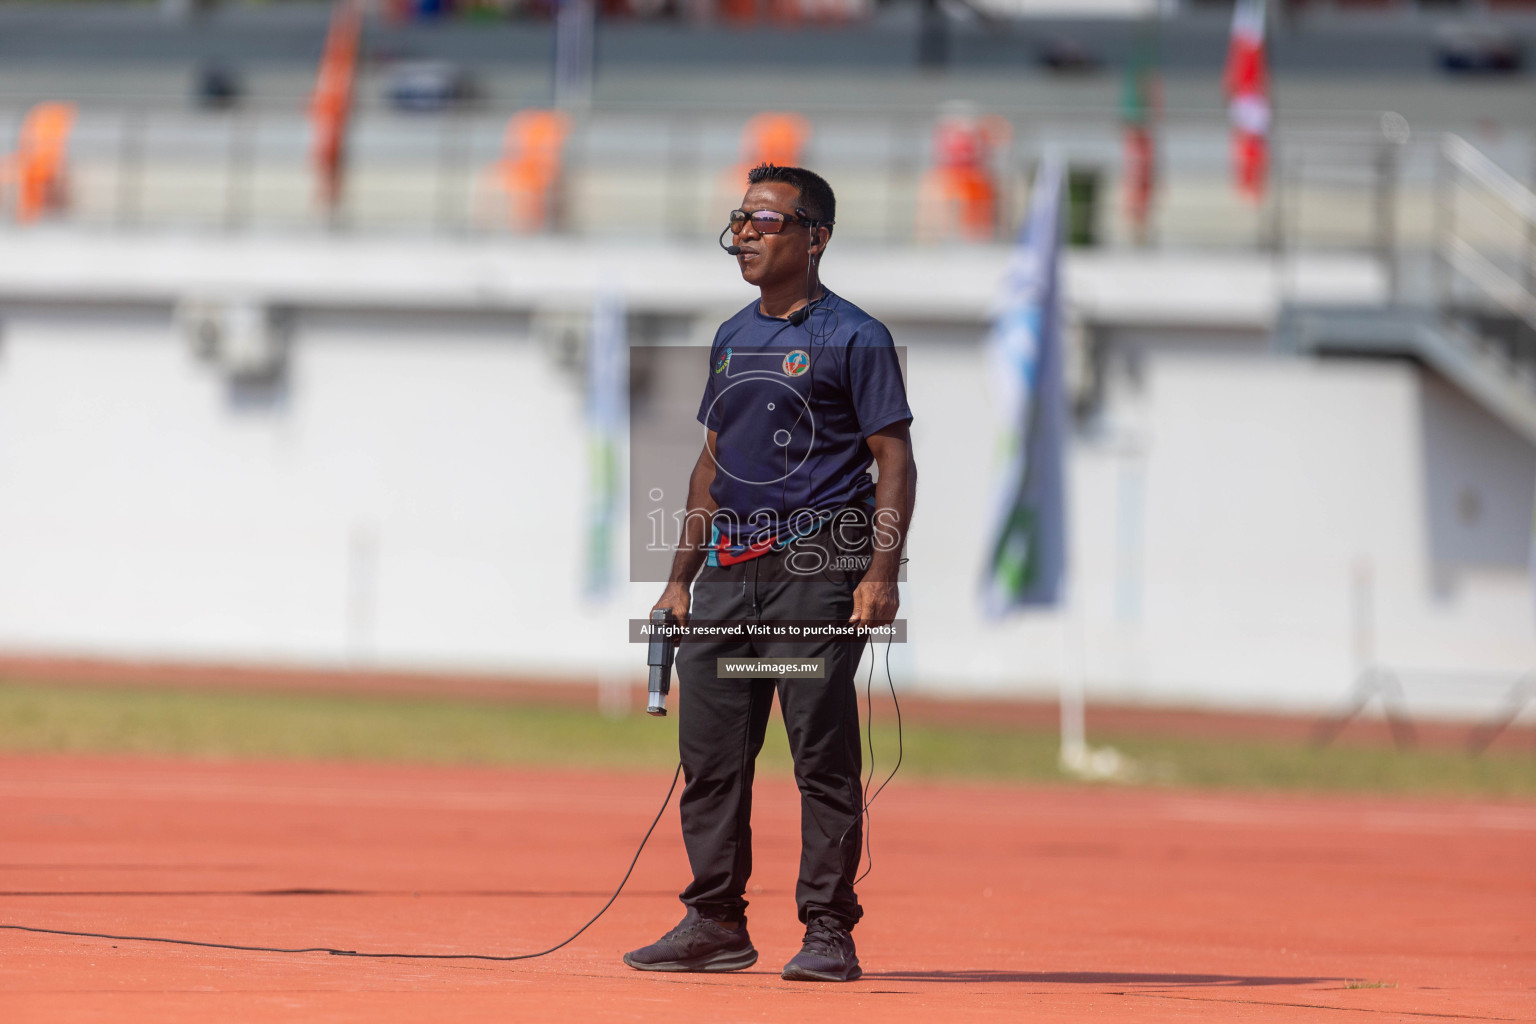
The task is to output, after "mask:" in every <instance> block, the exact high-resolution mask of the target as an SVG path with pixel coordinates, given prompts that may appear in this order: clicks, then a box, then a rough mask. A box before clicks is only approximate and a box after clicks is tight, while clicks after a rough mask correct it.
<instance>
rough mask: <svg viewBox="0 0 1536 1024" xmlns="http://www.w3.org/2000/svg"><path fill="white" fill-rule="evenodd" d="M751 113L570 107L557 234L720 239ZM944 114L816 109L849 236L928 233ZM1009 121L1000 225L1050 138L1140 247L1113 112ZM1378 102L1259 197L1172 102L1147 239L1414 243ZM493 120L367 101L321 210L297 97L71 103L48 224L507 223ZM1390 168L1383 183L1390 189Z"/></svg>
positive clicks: (1011, 223) (1322, 132)
mask: <svg viewBox="0 0 1536 1024" xmlns="http://www.w3.org/2000/svg"><path fill="white" fill-rule="evenodd" d="M25 112H26V111H25V109H24V108H14V109H11V110H9V111H5V110H0V146H3V147H4V148H5V149H7V150H8V149H9V148H11V147H10V145H9V143H10V141H11V140H12V139H14V138H15V134H16V129H17V128H18V127H19V125H20V122H21V119H22V117H23V116H24V115H25ZM750 113H752V112H750V111H745V110H732V109H726V108H719V109H710V108H704V107H699V108H694V109H691V110H689V111H686V112H666V111H659V110H643V109H636V110H597V111H593V112H591V113H589V114H587V115H584V116H583V117H580V118H578V119H577V121H576V123H575V125H574V126H573V130H572V133H571V135H570V138H569V140H568V142H567V145H566V150H565V157H564V174H563V175H562V185H561V193H560V194H559V196H558V197H557V200H558V201H557V202H556V203H555V204H553V205H555V206H556V207H557V208H558V209H559V210H560V211H561V212H562V216H561V217H559V218H558V219H557V221H556V222H555V223H554V225H553V226H552V230H554V231H556V232H557V233H561V234H567V235H571V236H575V237H600V236H603V235H605V234H607V233H611V232H613V231H631V232H648V233H653V234H659V235H663V236H669V237H674V238H679V239H689V240H701V239H705V238H709V237H713V235H715V234H716V233H717V232H718V231H719V227H720V225H721V224H722V223H723V220H722V211H725V210H728V209H730V208H731V207H732V206H734V205H735V203H736V202H737V201H739V196H740V191H741V181H740V180H739V179H740V170H741V155H740V138H741V133H742V126H743V124H744V123H745V121H746V119H747V117H748V116H750ZM944 113H945V111H944V110H943V109H931V110H898V109H889V110H879V111H853V110H846V109H838V108H824V109H821V110H819V111H816V112H814V113H812V114H811V115H809V116H810V119H811V121H812V124H813V134H812V137H811V141H810V142H809V144H808V147H807V151H806V153H805V155H804V161H805V162H806V163H808V164H810V165H812V166H816V167H818V168H820V169H822V170H823V172H824V173H825V174H826V175H827V176H828V177H829V178H830V179H831V180H832V181H833V182H834V184H835V185H836V186H837V188H838V192H839V210H838V233H839V235H840V236H841V237H842V238H844V239H852V240H858V241H864V242H871V243H881V244H891V243H895V244H909V243H913V242H916V241H920V240H921V239H920V237H919V231H918V209H919V205H920V199H921V193H922V189H923V177H924V174H925V173H926V171H927V169H928V168H929V167H930V166H931V165H932V163H933V156H934V154H933V152H932V142H931V135H932V130H933V125H934V121H935V119H936V118H937V117H939V116H942V115H943V114H944ZM1002 116H1003V117H1004V118H1005V119H1006V120H1007V121H1008V122H1009V123H1010V124H1011V126H1012V129H1013V131H1012V139H1011V141H1010V142H1009V143H1008V144H1007V145H1006V146H1004V147H1002V148H1000V149H999V150H998V151H997V152H996V153H995V154H994V155H993V158H992V160H991V163H990V170H991V172H992V175H993V178H994V180H995V182H996V186H997V193H998V195H997V209H998V215H997V232H996V238H997V239H998V240H1000V241H1005V240H1007V239H1008V238H1010V237H1011V235H1012V232H1013V230H1014V227H1015V226H1016V224H1017V221H1018V218H1019V217H1020V216H1021V215H1022V211H1023V209H1024V199H1025V196H1026V193H1027V182H1028V178H1029V175H1030V173H1031V172H1032V169H1033V167H1034V164H1035V162H1036V161H1037V160H1038V158H1039V156H1040V153H1041V152H1042V150H1043V149H1044V148H1045V147H1046V146H1047V145H1049V146H1050V147H1052V148H1053V149H1055V150H1056V151H1058V152H1060V153H1062V154H1063V155H1064V156H1065V158H1066V159H1067V161H1068V163H1069V165H1070V166H1071V167H1072V168H1073V169H1074V171H1075V172H1077V174H1078V175H1079V176H1080V179H1081V182H1082V183H1083V188H1082V189H1080V190H1078V192H1079V194H1078V200H1079V201H1081V202H1086V203H1088V204H1089V206H1090V209H1089V210H1088V211H1087V212H1088V219H1089V222H1090V223H1091V224H1092V225H1093V231H1092V234H1093V235H1094V236H1095V238H1096V239H1097V244H1101V245H1105V246H1109V247H1119V246H1130V245H1133V244H1135V242H1134V238H1135V235H1136V232H1134V231H1133V230H1132V227H1131V225H1129V224H1128V223H1127V221H1126V217H1125V212H1124V207H1123V201H1122V199H1123V182H1122V180H1121V164H1122V155H1123V151H1122V146H1123V140H1122V136H1121V129H1120V126H1119V124H1118V119H1117V112H1115V111H1111V110H1101V111H1083V110H1049V109H1031V110H1014V111H1005V112H1002ZM1378 117H1379V115H1361V114H1355V115H1326V114H1321V113H1319V114H1309V115H1305V116H1302V115H1295V114H1293V115H1292V116H1291V117H1290V119H1289V121H1288V123H1289V124H1290V125H1291V127H1290V128H1287V129H1286V130H1284V131H1282V132H1281V133H1279V134H1278V135H1277V137H1276V139H1275V140H1274V151H1275V163H1276V166H1277V174H1276V175H1275V178H1276V184H1275V188H1274V189H1273V190H1272V193H1271V198H1270V199H1269V200H1268V201H1267V202H1266V203H1264V204H1262V205H1258V206H1254V205H1250V204H1248V203H1246V202H1245V201H1243V200H1242V199H1240V198H1239V197H1238V196H1237V195H1236V193H1235V191H1234V189H1233V188H1232V185H1231V170H1230V166H1229V136H1228V129H1227V126H1226V122H1225V116H1224V114H1223V113H1222V112H1221V111H1219V110H1217V109H1212V110H1194V111H1175V112H1169V113H1167V114H1166V115H1165V116H1164V118H1163V121H1162V125H1161V129H1160V132H1159V142H1158V151H1159V159H1158V164H1159V176H1158V177H1159V181H1158V189H1157V195H1156V198H1155V200H1154V203H1153V207H1152V209H1153V221H1152V224H1151V225H1150V231H1149V232H1148V233H1147V234H1148V236H1149V237H1150V239H1151V240H1152V242H1151V244H1153V245H1155V246H1157V247H1161V248H1181V249H1211V248H1214V249H1223V248H1253V247H1255V246H1261V247H1262V246H1273V245H1275V244H1276V243H1277V241H1278V240H1279V238H1280V236H1281V235H1282V234H1283V235H1284V236H1285V239H1284V244H1286V245H1288V246H1292V247H1297V246H1300V247H1322V248H1327V247H1330V246H1338V245H1343V246H1344V247H1347V248H1354V249H1363V250H1367V251H1376V250H1378V249H1381V248H1383V247H1384V246H1386V247H1390V245H1391V244H1396V243H1397V242H1399V241H1402V240H1404V239H1406V240H1408V241H1409V242H1412V241H1414V240H1415V239H1416V238H1417V237H1418V236H1417V235H1416V234H1415V231H1416V230H1417V229H1415V227H1414V225H1416V224H1420V223H1421V222H1422V224H1427V223H1428V222H1429V221H1430V220H1431V219H1432V217H1431V215H1430V211H1431V210H1432V207H1433V198H1432V195H1431V190H1432V184H1431V182H1430V179H1431V178H1432V172H1429V171H1423V168H1421V167H1419V164H1418V163H1416V162H1415V161H1414V160H1403V161H1401V163H1399V164H1394V166H1393V167H1392V168H1391V173H1384V172H1383V170H1382V168H1381V166H1379V164H1378V162H1377V160H1378V157H1379V155H1380V152H1381V150H1380V146H1379V145H1378V143H1379V140H1380V138H1381V135H1380V132H1379V130H1378V125H1377V118H1378ZM7 124H8V125H9V126H10V129H11V130H10V131H7V130H6V126H7ZM505 125H506V121H505V119H504V118H503V117H500V116H491V115H485V114H445V115H438V116H435V117H422V116H411V115H398V114H387V113H383V112H377V111H368V112H364V113H362V114H360V115H359V116H358V117H357V118H356V119H355V120H354V122H353V125H352V129H351V132H350V144H349V147H348V156H347V187H346V190H345V198H344V201H343V204H342V206H341V208H340V209H339V210H338V211H336V215H335V216H334V217H330V216H327V215H326V211H324V210H323V209H322V208H321V207H320V205H319V203H318V201H317V197H316V184H315V176H314V172H313V168H312V166H311V163H310V142H311V131H310V124H309V121H308V120H307V119H306V118H305V117H304V116H303V115H302V114H300V113H298V112H296V111H291V110H290V111H283V110H272V109H267V110H256V109H251V110H245V111H235V112H196V111H173V110H165V109H145V108H136V107H132V106H123V107H119V108H116V109H111V108H106V107H97V106H94V105H93V106H92V107H90V108H89V109H82V110H81V112H80V116H79V118H78V121H77V123H76V127H75V130H74V133H73V136H72V138H71V141H70V180H69V198H70V201H69V203H68V205H67V207H66V208H65V209H63V210H62V211H61V212H60V213H58V214H57V215H56V216H55V217H54V218H53V219H54V220H58V221H63V222H66V223H72V224H78V225H85V226H90V227H96V228H105V229H115V230H140V229H152V230H159V229H173V230H195V231H228V232H243V231H250V230H260V231H299V232H303V231H319V230H326V229H331V228H334V229H337V230H345V231H353V232H360V233H361V232H396V233H438V234H466V235H474V234H483V235H498V234H503V233H508V232H510V231H511V230H512V228H511V227H510V226H509V222H508V217H507V213H506V208H505V203H504V200H503V197H502V196H501V195H500V194H499V193H498V191H497V188H496V184H495V181H494V178H493V175H492V173H491V168H492V167H493V166H494V165H495V164H496V162H497V161H498V160H499V159H500V158H501V157H502V138H503V134H504V130H505ZM1325 136H1326V137H1331V138H1333V139H1335V140H1336V141H1337V142H1338V143H1339V144H1340V145H1341V146H1343V147H1344V148H1349V149H1351V152H1353V153H1354V154H1356V155H1355V156H1352V157H1351V158H1350V159H1351V160H1352V161H1353V162H1354V164H1355V165H1357V166H1355V169H1354V170H1353V171H1351V173H1352V174H1355V175H1356V177H1357V178H1359V180H1352V181H1350V182H1329V181H1323V180H1318V179H1317V178H1316V175H1315V173H1314V174H1311V177H1309V176H1308V174H1303V175H1300V176H1294V175H1292V173H1291V170H1290V168H1291V165H1292V164H1294V163H1295V162H1296V160H1297V159H1300V161H1301V163H1302V164H1305V165H1308V166H1310V167H1312V168H1313V170H1314V171H1315V168H1316V166H1317V161H1316V160H1313V159H1312V158H1311V157H1310V156H1309V155H1308V154H1309V153H1311V152H1312V151H1313V150H1315V149H1316V148H1317V147H1318V146H1319V145H1321V144H1322V143H1321V142H1320V141H1319V140H1321V139H1323V138H1324V137H1325ZM1362 140H1363V141H1362ZM1298 154H1299V156H1298ZM1357 157H1359V158H1358V159H1357ZM1394 159H1396V158H1394ZM1425 166H1427V165H1425ZM1421 171H1422V172H1423V173H1420V172H1421ZM1309 173H1311V172H1309ZM1415 175H1417V177H1415ZM1293 177H1294V179H1295V180H1291V178H1293ZM1383 182H1390V183H1391V187H1392V189H1393V191H1392V193H1391V195H1390V196H1389V197H1387V198H1383V196H1384V195H1385V193H1384V192H1383V185H1382V183H1383ZM1361 196H1365V197H1366V198H1365V199H1364V200H1363V202H1364V203H1365V206H1364V208H1365V209H1377V210H1386V209H1387V208H1389V207H1390V208H1391V210H1392V216H1391V217H1386V216H1384V215H1379V216H1377V218H1376V219H1375V220H1374V221H1373V220H1371V219H1370V218H1369V217H1365V218H1362V217H1361V216H1360V215H1359V212H1358V210H1357V207H1360V205H1361V203H1362V200H1361V198H1360V197H1361ZM1383 224H1390V225H1392V228H1393V231H1394V232H1396V234H1394V236H1393V238H1392V240H1391V242H1390V244H1389V243H1384V242H1383V241H1382V225H1383Z"/></svg>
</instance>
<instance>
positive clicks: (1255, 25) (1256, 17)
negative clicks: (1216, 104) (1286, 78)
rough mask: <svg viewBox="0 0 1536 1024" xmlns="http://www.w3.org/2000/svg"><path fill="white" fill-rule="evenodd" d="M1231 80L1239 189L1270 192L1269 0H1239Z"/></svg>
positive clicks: (1253, 195)
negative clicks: (1266, 38)
mask: <svg viewBox="0 0 1536 1024" xmlns="http://www.w3.org/2000/svg"><path fill="white" fill-rule="evenodd" d="M1225 85H1226V90H1227V103H1228V110H1229V111H1230V112H1231V115H1232V169H1233V171H1234V172H1235V173H1236V175H1237V189H1238V191H1239V192H1241V193H1242V194H1243V195H1245V196H1247V197H1248V198H1249V199H1250V200H1252V201H1253V202H1258V201H1259V200H1261V199H1263V198H1264V183H1265V180H1266V179H1267V178H1268V176H1269V121H1270V109H1269V69H1268V66H1267V62H1266V60H1265V58H1264V0H1237V7H1236V9H1235V10H1234V11H1233V14H1232V43H1231V47H1230V49H1228V51H1227V72H1226V79H1225Z"/></svg>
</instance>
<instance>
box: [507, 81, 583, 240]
mask: <svg viewBox="0 0 1536 1024" xmlns="http://www.w3.org/2000/svg"><path fill="white" fill-rule="evenodd" d="M570 130H571V120H570V118H569V117H567V116H566V115H565V114H562V113H561V112H559V111H558V110H524V111H521V112H519V113H516V114H513V115H512V117H511V118H510V119H509V120H508V121H507V130H506V134H505V135H504V136H503V140H502V158H501V159H500V160H499V161H497V163H496V164H495V165H494V166H493V167H492V175H493V177H494V179H495V182H496V185H497V187H498V188H499V189H500V191H501V194H502V195H503V196H504V197H505V199H506V204H507V220H508V223H509V224H510V226H511V227H512V229H513V230H515V231H543V230H545V228H547V227H550V226H552V225H553V224H554V223H556V222H557V221H558V220H559V203H558V201H557V200H558V189H559V186H560V177H561V173H562V170H563V167H562V160H563V157H564V152H565V139H566V136H567V135H569V134H570Z"/></svg>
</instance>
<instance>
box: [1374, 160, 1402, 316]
mask: <svg viewBox="0 0 1536 1024" xmlns="http://www.w3.org/2000/svg"><path fill="white" fill-rule="evenodd" d="M1397 146H1398V144H1397V143H1396V142H1393V141H1392V140H1391V139H1384V140H1382V141H1381V142H1380V143H1378V144H1377V150H1376V257H1377V259H1379V260H1380V261H1381V266H1382V270H1383V271H1385V273H1386V277H1387V297H1388V299H1389V300H1395V299H1396V298H1397V287H1398V279H1397V277H1398V275H1397Z"/></svg>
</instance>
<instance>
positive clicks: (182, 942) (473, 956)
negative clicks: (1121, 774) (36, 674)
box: [0, 761, 683, 962]
mask: <svg viewBox="0 0 1536 1024" xmlns="http://www.w3.org/2000/svg"><path fill="white" fill-rule="evenodd" d="M682 774H683V764H682V762H681V761H679V762H678V764H677V770H676V771H675V772H673V773H672V785H671V786H669V787H668V788H667V796H666V799H664V800H662V802H661V809H660V810H658V811H657V812H656V817H655V818H654V819H652V821H651V827H650V828H648V829H646V830H645V835H644V836H643V837H642V838H641V840H640V847H639V849H637V850H635V856H634V859H633V860H631V861H630V862H629V870H627V871H625V872H624V877H623V878H622V879H620V880H619V887H618V888H617V889H615V890H613V895H612V896H610V897H608V902H607V903H604V904H603V908H602V909H601V910H599V911H598V912H597V913H596V914H593V915H592V920H590V921H588V922H587V923H586V924H584V925H582V926H581V927H580V928H578V929H576V931H575V933H574V934H572V935H571V937H570V938H568V939H566V940H565V941H564V942H561V943H559V944H558V945H554V946H550V947H549V948H548V949H545V950H541V951H540V952H538V953H519V954H517V955H515V956H493V955H491V954H489V953H370V952H362V951H358V950H355V949H335V948H333V947H331V946H304V947H300V948H293V949H289V948H285V947H282V946H239V945H235V944H233V943H228V942H200V941H198V940H196V939H166V938H160V937H157V936H153V935H108V934H106V933H105V932H79V931H70V930H68V929H64V928H38V927H34V926H32V925H25V924H0V928H3V929H6V930H8V931H15V932H33V933H36V934H39V935H69V936H74V937H77V938H83V939H113V940H115V941H117V942H163V943H167V944H169V945H172V946H198V947H200V948H203V949H233V950H239V951H240V952H243V953H329V954H330V955H331V956H356V957H364V958H368V959H378V960H384V959H393V960H496V961H501V962H506V961H510V960H533V959H536V958H538V957H541V956H548V955H549V954H551V953H553V952H554V951H555V950H557V949H560V948H562V947H564V946H568V945H570V944H571V943H572V942H575V941H576V939H577V938H578V937H579V936H580V935H581V933H582V932H584V931H586V930H587V929H588V928H590V927H592V926H593V925H594V924H596V923H597V919H598V918H600V917H602V916H603V915H604V914H606V913H607V912H608V908H609V907H611V906H613V902H614V900H616V899H618V898H619V893H621V892H623V891H624V886H625V884H626V883H628V882H629V876H630V875H632V874H634V872H635V865H636V864H638V863H640V854H641V853H643V852H644V851H645V844H646V843H647V842H648V841H650V838H651V833H652V832H655V831H656V826H657V825H658V824H660V822H661V816H662V815H663V814H665V813H666V812H667V805H668V804H670V803H671V802H672V794H673V793H674V792H676V791H677V780H678V779H679V778H680V777H681V776H682Z"/></svg>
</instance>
